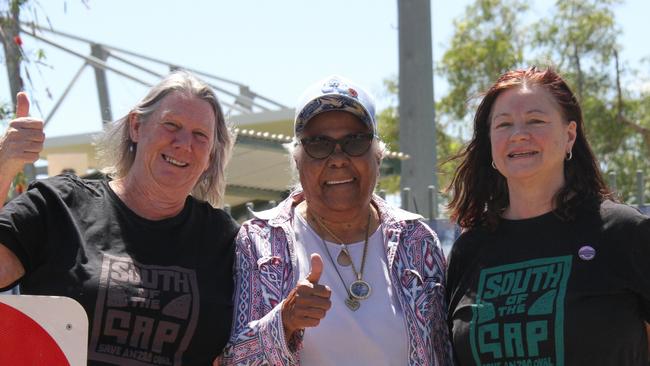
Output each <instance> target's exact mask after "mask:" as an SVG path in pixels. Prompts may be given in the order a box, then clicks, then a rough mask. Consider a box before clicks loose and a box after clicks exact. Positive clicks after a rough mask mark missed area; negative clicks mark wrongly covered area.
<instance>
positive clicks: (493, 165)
mask: <svg viewBox="0 0 650 366" xmlns="http://www.w3.org/2000/svg"><path fill="white" fill-rule="evenodd" d="M492 169H494V170H498V169H497V165H496V164H494V160H492Z"/></svg>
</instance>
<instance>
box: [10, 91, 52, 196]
mask: <svg viewBox="0 0 650 366" xmlns="http://www.w3.org/2000/svg"><path fill="white" fill-rule="evenodd" d="M16 100H17V103H16V118H14V119H13V120H12V121H11V122H9V126H8V128H7V130H6V131H5V133H4V135H3V136H1V137H0V177H1V178H2V179H9V180H11V179H13V177H14V176H15V175H16V174H17V173H18V172H19V171H21V170H22V168H23V165H25V164H27V163H33V162H35V161H36V160H38V154H39V153H40V152H41V150H43V141H45V134H44V133H43V121H42V120H40V119H36V118H31V117H29V99H27V94H25V93H23V92H20V93H18V95H17V97H16ZM0 185H1V184H0ZM2 198H3V199H4V197H2Z"/></svg>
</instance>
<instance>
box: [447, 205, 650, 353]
mask: <svg viewBox="0 0 650 366" xmlns="http://www.w3.org/2000/svg"><path fill="white" fill-rule="evenodd" d="M576 217H577V219H576V220H574V221H563V220H561V219H559V218H558V217H557V216H556V215H555V214H554V213H548V214H545V215H542V216H539V217H536V218H531V219H526V220H516V221H511V220H502V221H501V222H500V223H499V225H498V227H497V229H496V231H494V232H489V231H488V230H487V229H484V228H477V229H473V230H470V231H468V232H465V233H463V235H461V237H460V238H459V239H458V240H457V241H456V243H455V244H454V246H453V248H452V250H451V253H450V258H449V267H448V273H447V281H448V282H447V291H448V296H449V314H448V321H449V326H450V329H451V332H452V334H453V344H454V349H455V354H456V358H457V361H458V364H459V365H500V366H505V365H553V366H555V365H571V366H573V365H591V366H594V365H616V366H626V365H635V366H636V365H638V366H646V365H647V361H646V360H647V348H648V344H647V338H646V332H645V327H644V321H650V218H648V217H645V216H643V215H641V214H640V213H639V212H638V211H636V210H634V209H633V208H630V207H627V206H624V205H620V204H616V203H612V202H610V201H605V202H604V203H602V204H601V205H600V207H598V205H597V204H595V205H592V208H591V209H590V208H589V207H588V206H587V205H583V207H581V208H580V211H579V213H578V215H577V216H576Z"/></svg>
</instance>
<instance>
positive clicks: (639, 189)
mask: <svg viewBox="0 0 650 366" xmlns="http://www.w3.org/2000/svg"><path fill="white" fill-rule="evenodd" d="M643 191H644V189H643V172H642V171H641V170H637V171H636V204H637V205H638V206H639V208H642V207H643V206H644V205H645V200H644V198H643Z"/></svg>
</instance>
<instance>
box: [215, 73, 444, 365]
mask: <svg viewBox="0 0 650 366" xmlns="http://www.w3.org/2000/svg"><path fill="white" fill-rule="evenodd" d="M294 127H295V139H294V143H293V144H292V146H291V149H290V150H291V155H292V159H293V161H294V162H295V164H296V167H297V171H298V173H299V177H300V185H301V186H302V188H298V189H295V190H294V191H293V192H292V193H291V194H290V196H289V197H288V198H287V199H286V200H284V201H283V202H282V203H280V204H279V205H278V206H277V207H276V208H274V209H272V210H269V211H265V212H260V213H256V214H255V218H253V219H252V220H250V221H248V222H246V223H244V225H243V226H242V229H241V231H240V233H239V235H238V237H237V240H236V242H237V244H236V275H235V277H236V286H235V287H236V294H235V314H234V323H233V333H232V336H231V339H230V341H229V344H228V346H226V350H225V352H224V355H223V360H222V362H224V363H226V364H271V365H298V364H303V365H344V364H354V365H405V364H407V365H449V364H451V362H452V361H451V346H450V342H449V338H448V329H447V326H446V319H445V313H446V302H445V298H444V293H445V290H444V282H445V280H444V278H445V277H444V276H445V275H444V271H445V260H444V257H443V253H442V251H441V249H440V245H439V242H438V239H437V237H436V235H435V234H434V232H433V231H432V230H431V229H430V228H429V227H427V226H426V225H425V224H424V223H422V222H421V221H420V219H421V217H419V216H418V215H415V214H412V213H409V212H406V211H402V210H400V209H397V208H394V207H391V206H389V205H388V204H387V203H386V202H385V201H383V200H382V199H381V198H379V197H378V196H376V195H373V190H374V188H375V184H376V182H377V178H378V176H379V167H380V164H381V160H382V157H383V154H384V152H385V145H384V144H383V143H382V142H381V141H380V140H379V139H378V137H377V135H376V133H377V130H376V121H375V114H374V104H373V102H372V100H371V98H370V97H369V95H368V94H367V93H366V92H365V91H364V90H363V89H362V88H360V87H358V86H356V85H354V84H353V83H352V82H351V81H348V80H345V79H343V78H341V77H338V76H332V77H329V78H327V79H325V80H324V81H321V82H319V83H317V84H315V85H314V86H312V87H311V88H309V89H307V91H306V92H305V94H304V96H303V98H302V103H300V104H299V108H298V109H297V111H296V118H295V126H294Z"/></svg>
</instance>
